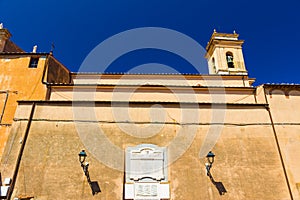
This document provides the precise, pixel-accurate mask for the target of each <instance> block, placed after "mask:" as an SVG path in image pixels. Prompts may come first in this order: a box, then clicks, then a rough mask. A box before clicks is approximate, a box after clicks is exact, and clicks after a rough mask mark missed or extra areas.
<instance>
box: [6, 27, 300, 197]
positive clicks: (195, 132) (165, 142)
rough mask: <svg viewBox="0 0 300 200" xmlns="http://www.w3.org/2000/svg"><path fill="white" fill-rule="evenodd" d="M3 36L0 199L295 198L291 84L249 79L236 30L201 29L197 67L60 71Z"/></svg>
mask: <svg viewBox="0 0 300 200" xmlns="http://www.w3.org/2000/svg"><path fill="white" fill-rule="evenodd" d="M10 38H11V33H10V32H9V30H7V29H6V28H3V27H1V29H0V68H1V71H0V83H1V84H0V87H1V88H0V112H1V117H0V136H1V137H0V158H1V165H0V173H1V176H0V178H1V197H0V199H12V200H46V199H55V200H56V199H57V200H60V199H72V200H75V199H102V200H195V199H197V200H201V199H203V200H204V199H214V200H217V199H230V200H233V199H236V200H244V199H245V200H255V199H265V200H288V199H290V200H296V199H300V167H299V166H300V160H299V159H298V156H299V155H300V134H299V133H300V112H298V109H299V105H300V85H298V84H292V83H291V84H262V85H259V86H254V82H255V78H251V77H248V70H250V71H251V69H247V68H246V63H245V62H244V56H243V51H242V46H243V43H244V41H243V40H241V39H239V35H238V34H237V33H235V32H234V33H219V32H216V31H214V32H213V33H212V35H211V38H210V39H209V42H208V44H207V46H206V52H207V53H206V55H205V58H206V59H207V63H208V74H168V73H156V74H147V73H145V74H134V73H89V72H85V73H80V72H70V71H69V69H68V68H67V67H66V66H64V65H63V64H62V63H61V62H59V61H58V60H57V59H56V58H55V57H54V56H53V54H52V52H47V53H44V52H37V50H36V48H33V51H32V52H25V51H23V50H22V49H21V48H20V47H18V46H17V45H16V44H15V43H13V42H12V41H11V40H10ZM250 42H251V41H250Z"/></svg>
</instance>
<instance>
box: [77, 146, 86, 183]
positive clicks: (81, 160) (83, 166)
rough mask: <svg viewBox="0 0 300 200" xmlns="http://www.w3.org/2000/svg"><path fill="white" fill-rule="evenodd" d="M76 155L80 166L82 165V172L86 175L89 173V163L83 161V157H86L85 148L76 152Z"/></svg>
mask: <svg viewBox="0 0 300 200" xmlns="http://www.w3.org/2000/svg"><path fill="white" fill-rule="evenodd" d="M78 156H79V162H80V164H81V167H82V169H83V172H84V174H85V175H86V176H87V177H88V175H89V169H88V168H89V163H88V162H85V163H84V161H85V159H86V157H87V154H86V152H85V150H82V151H81V152H80V153H79V154H78Z"/></svg>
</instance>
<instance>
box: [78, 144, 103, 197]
mask: <svg viewBox="0 0 300 200" xmlns="http://www.w3.org/2000/svg"><path fill="white" fill-rule="evenodd" d="M78 157H79V162H80V165H81V167H82V169H83V172H84V175H85V176H86V179H87V181H88V183H89V185H90V187H91V189H92V194H93V195H95V194H97V193H99V192H101V190H100V187H99V185H98V182H97V181H91V178H90V173H89V163H88V162H85V159H86V157H87V154H86V152H85V150H82V151H80V152H79V154H78Z"/></svg>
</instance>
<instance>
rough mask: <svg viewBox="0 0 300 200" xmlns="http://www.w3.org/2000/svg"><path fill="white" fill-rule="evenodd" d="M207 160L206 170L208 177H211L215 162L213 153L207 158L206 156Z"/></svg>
mask: <svg viewBox="0 0 300 200" xmlns="http://www.w3.org/2000/svg"><path fill="white" fill-rule="evenodd" d="M206 159H207V163H205V168H206V175H207V176H209V177H211V174H210V169H211V167H212V164H213V163H214V161H215V154H214V153H213V152H211V151H210V152H208V154H207V156H206Z"/></svg>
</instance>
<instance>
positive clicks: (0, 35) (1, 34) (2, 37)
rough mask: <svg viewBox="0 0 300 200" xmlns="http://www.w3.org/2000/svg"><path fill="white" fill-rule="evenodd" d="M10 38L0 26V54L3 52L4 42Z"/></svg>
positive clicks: (8, 33) (0, 25)
mask: <svg viewBox="0 0 300 200" xmlns="http://www.w3.org/2000/svg"><path fill="white" fill-rule="evenodd" d="M10 37H11V34H10V32H9V31H8V30H7V29H5V28H3V24H2V23H1V24H0V52H3V50H4V47H5V44H6V42H7V41H8V40H9V38H10Z"/></svg>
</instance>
